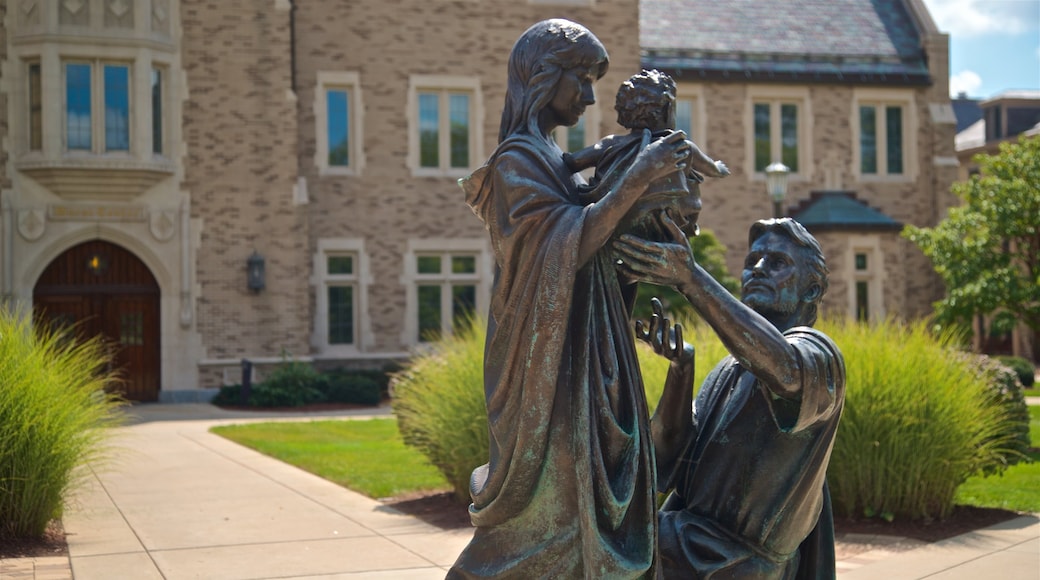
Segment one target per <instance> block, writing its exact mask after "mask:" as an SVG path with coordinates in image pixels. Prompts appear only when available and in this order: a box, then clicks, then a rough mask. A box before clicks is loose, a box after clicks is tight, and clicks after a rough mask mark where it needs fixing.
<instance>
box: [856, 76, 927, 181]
mask: <svg viewBox="0 0 1040 580" xmlns="http://www.w3.org/2000/svg"><path fill="white" fill-rule="evenodd" d="M915 125H916V115H915V114H914V109H913V94H912V93H910V92H908V91H902V92H900V91H888V90H878V89H874V90H871V89H862V90H857V91H855V93H854V98H853V119H852V127H853V156H854V161H855V168H856V171H857V175H858V176H859V179H861V180H863V181H878V180H892V181H906V180H910V179H912V174H913V173H916V171H915V170H916V165H917V163H916V159H915V156H914V153H913V152H914V151H915V150H916V148H915V147H914V143H913V142H914V140H913V139H912V136H913V134H914V133H913V132H914V126H915Z"/></svg>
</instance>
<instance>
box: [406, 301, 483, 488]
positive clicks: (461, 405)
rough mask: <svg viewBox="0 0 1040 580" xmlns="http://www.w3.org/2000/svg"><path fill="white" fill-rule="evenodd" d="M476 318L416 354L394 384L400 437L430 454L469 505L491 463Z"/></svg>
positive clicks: (480, 329) (480, 336)
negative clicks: (476, 474)
mask: <svg viewBox="0 0 1040 580" xmlns="http://www.w3.org/2000/svg"><path fill="white" fill-rule="evenodd" d="M486 328H487V322H486V321H485V320H481V319H473V320H471V321H469V323H468V324H466V325H464V327H463V328H461V329H458V330H457V331H456V332H455V334H454V335H452V336H448V337H445V338H443V339H441V340H439V341H437V342H435V343H433V344H432V345H431V347H430V350H428V351H426V352H424V353H421V354H419V355H416V356H415V357H414V358H413V359H412V360H411V362H410V363H409V365H408V366H407V367H406V368H405V369H404V370H403V371H401V372H400V373H398V374H397V375H395V377H394V379H393V381H392V383H391V385H392V386H391V389H392V392H391V396H392V399H393V408H394V414H395V415H396V416H397V423H398V427H399V428H400V430H401V437H402V438H403V439H404V442H405V443H406V444H407V445H410V446H412V447H414V448H416V449H418V450H419V451H420V452H422V454H423V455H425V456H426V458H427V459H429V460H430V463H432V464H433V465H434V466H435V467H436V468H437V469H439V470H440V471H441V473H443V474H444V477H445V479H447V480H448V482H449V483H451V485H452V488H453V489H454V492H455V496H456V497H457V498H458V499H459V501H465V502H468V501H469V476H470V473H471V472H472V471H473V469H474V468H475V467H477V466H479V465H483V464H484V463H487V461H488V426H487V408H486V407H485V405H484V383H483V376H484V333H485V330H486Z"/></svg>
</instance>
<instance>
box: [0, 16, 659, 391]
mask: <svg viewBox="0 0 1040 580" xmlns="http://www.w3.org/2000/svg"><path fill="white" fill-rule="evenodd" d="M556 16H564V17H568V18H571V19H573V20H576V21H579V22H582V23H583V24H585V25H586V26H588V27H589V28H590V29H591V30H593V31H594V32H595V33H596V34H597V35H598V36H599V37H600V38H601V39H602V40H603V42H604V44H605V45H606V46H607V47H608V50H609V51H610V53H611V61H612V66H611V71H610V73H609V74H608V75H607V77H606V78H604V79H603V83H604V85H606V86H617V85H618V84H619V83H620V82H621V80H622V79H624V78H625V77H627V76H628V75H630V74H632V73H633V72H636V71H637V70H638V67H639V47H638V36H637V35H636V34H635V26H636V23H637V22H638V1H637V0H610V1H609V2H607V1H598V2H597V1H593V0H520V1H517V0H486V1H482V2H443V1H439V0H437V1H430V0H387V1H375V0H337V1H324V2H317V1H315V0H295V1H290V0H263V1H261V0H249V1H246V0H221V1H220V2H203V1H199V0H3V1H0V18H2V26H0V63H2V65H0V66H2V68H0V72H2V75H0V76H2V80H0V139H2V148H0V190H2V220H0V295H2V301H3V302H5V303H7V304H10V305H13V306H14V307H17V308H21V309H23V310H26V311H27V310H28V309H29V308H31V307H33V306H35V307H36V309H37V310H38V311H45V312H46V313H47V317H48V318H50V319H52V320H56V321H57V322H59V323H71V322H77V323H78V324H79V325H80V326H79V328H80V331H81V332H83V333H85V334H97V333H102V334H104V335H106V336H107V337H108V338H110V339H112V340H114V341H117V342H118V343H119V344H120V349H119V352H120V354H119V359H118V360H117V363H118V364H119V366H120V367H122V368H123V369H124V378H125V380H126V382H125V389H126V393H127V395H128V397H130V398H132V399H138V400H156V399H160V400H195V399H204V398H206V397H208V396H210V395H211V394H212V392H213V391H212V390H208V389H207V388H211V387H217V386H219V385H221V384H223V383H227V382H237V381H238V380H239V378H240V377H241V370H240V361H241V359H249V360H251V361H253V362H254V363H257V364H258V365H259V366H261V367H262V366H263V365H271V364H276V363H278V362H280V361H281V360H282V359H283V357H286V356H291V357H294V358H296V359H300V360H309V361H314V362H315V363H316V364H320V365H325V366H335V365H340V364H355V365H376V366H378V365H380V364H382V363H383V362H384V361H386V360H389V359H398V358H402V357H404V356H406V355H407V353H408V352H409V351H410V349H412V348H413V347H415V346H416V345H417V344H419V343H420V342H421V341H422V340H423V339H424V338H426V337H429V336H432V335H433V334H435V333H436V332H450V331H451V328H452V324H453V321H454V320H455V319H456V318H457V317H458V316H461V315H462V314H464V313H465V312H466V311H468V310H471V309H473V308H477V309H483V308H485V307H486V302H487V295H488V291H489V287H490V284H491V276H492V271H491V259H490V257H489V253H488V248H487V241H486V238H487V235H486V233H485V231H484V229H483V227H482V225H481V224H480V223H479V221H478V220H477V219H476V217H475V216H473V215H472V213H471V212H470V211H469V209H468V208H467V207H466V206H465V204H464V203H463V198H462V194H461V191H460V190H459V188H458V186H457V184H456V181H457V179H458V178H459V177H461V176H462V175H464V174H466V173H468V172H469V171H470V170H472V169H474V168H476V167H477V166H479V165H480V164H481V163H482V162H483V161H484V159H486V157H487V155H488V154H489V153H490V152H491V150H493V148H494V146H495V145H496V138H497V132H498V124H499V115H500V111H501V103H502V102H503V100H504V94H505V71H506V59H507V58H508V55H509V51H510V49H511V47H512V44H513V42H514V41H515V40H516V38H517V37H519V35H520V34H521V33H522V32H523V31H524V30H525V29H526V28H527V27H528V26H530V25H531V24H533V23H534V22H536V21H538V20H542V19H545V18H551V17H556ZM587 117H588V119H591V120H589V121H587V122H588V123H589V124H588V126H587V127H579V128H577V129H573V130H571V131H569V132H568V131H563V132H561V135H560V138H561V139H567V138H569V139H570V140H571V142H576V141H581V142H583V143H592V142H594V141H595V140H596V139H597V138H598V137H599V136H600V135H604V134H607V133H609V132H613V131H614V130H615V129H614V127H613V126H612V125H611V123H612V118H611V117H610V116H607V115H598V114H596V112H593V113H592V114H591V115H588V116H587ZM601 118H602V125H603V126H602V127H601V126H600V121H599V120H600V119H601ZM251 257H253V258H254V262H253V263H254V264H257V265H262V267H263V276H262V279H260V278H257V279H255V283H254V284H253V287H251V285H250V279H249V278H248V276H247V265H248V264H249V261H250V258H251ZM200 387H201V389H200Z"/></svg>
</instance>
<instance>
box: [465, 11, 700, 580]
mask: <svg viewBox="0 0 1040 580" xmlns="http://www.w3.org/2000/svg"><path fill="white" fill-rule="evenodd" d="M607 64H608V58H607V51H606V49H605V48H604V47H603V45H602V44H601V43H600V41H599V40H598V39H597V38H596V37H595V36H594V35H593V34H592V33H591V32H589V31H588V30H587V29H585V28H584V27H582V26H581V25H578V24H575V23H573V22H570V21H566V20H547V21H543V22H539V23H537V24H535V25H534V26H532V27H531V28H529V29H528V30H527V31H526V32H524V33H523V35H521V37H520V38H519V40H517V42H516V44H515V45H514V47H513V50H512V53H511V54H510V57H509V65H508V85H507V89H506V103H505V109H504V111H503V113H502V123H501V127H500V131H499V145H498V147H497V148H496V150H495V151H494V153H493V154H492V155H491V157H490V159H489V160H488V161H487V163H486V164H485V165H484V166H483V167H481V168H480V169H478V170H477V171H475V172H474V173H473V174H472V175H471V176H469V177H467V178H465V179H463V180H462V181H461V182H460V183H461V185H462V187H463V189H464V191H465V194H466V201H467V203H468V204H469V206H470V207H471V208H472V209H473V211H474V213H476V215H477V216H478V217H480V219H481V220H482V221H483V222H484V224H485V226H486V227H487V229H488V232H489V234H490V236H491V246H492V250H493V253H494V258H495V280H494V286H493V290H492V301H491V307H490V312H489V321H488V330H487V346H486V351H485V360H484V389H485V396H486V400H487V408H488V428H489V431H490V459H489V462H488V463H487V464H486V465H482V466H480V467H478V468H477V469H475V470H474V472H473V476H472V480H471V496H472V499H473V503H472V504H471V506H470V515H471V519H472V522H473V524H474V526H476V530H475V533H474V536H473V540H472V541H471V542H470V544H469V545H468V546H467V547H466V549H465V550H464V551H463V553H462V554H461V555H460V556H459V558H458V560H457V561H456V562H455V564H454V565H453V566H452V568H451V570H450V571H449V573H448V577H449V578H476V577H513V578H578V577H585V578H590V577H591V578H639V577H650V576H653V575H654V573H655V571H654V560H655V549H656V539H657V537H656V523H657V519H656V518H657V516H656V503H655V473H654V469H653V466H654V463H653V455H652V453H653V449H652V441H651V438H650V430H649V429H650V428H649V419H648V412H647V407H646V401H645V395H644V391H643V385H642V379H641V376H640V372H639V365H638V361H637V359H636V352H635V345H634V339H633V335H632V331H631V329H630V327H629V323H628V316H627V312H626V309H625V305H624V303H623V299H622V296H621V290H620V284H619V282H618V279H617V271H616V270H615V263H614V257H613V251H612V249H611V248H610V247H609V245H608V244H607V241H608V240H610V239H611V237H612V236H613V235H614V233H615V230H616V229H617V227H618V224H619V223H620V222H621V220H622V218H623V217H624V216H625V215H626V214H627V213H628V212H629V210H630V209H631V208H632V207H633V205H634V204H635V203H636V201H637V200H638V199H639V198H640V196H641V195H642V194H643V193H644V191H645V190H646V188H647V184H649V183H650V182H652V181H654V180H656V179H658V178H660V177H663V176H665V175H667V174H669V173H674V172H675V171H677V170H679V171H682V170H684V169H685V167H686V163H687V160H688V158H689V155H690V146H691V145H690V143H689V142H687V141H686V140H685V138H684V137H685V136H684V135H683V134H682V133H681V132H670V133H669V134H667V135H665V136H663V137H660V138H656V139H649V140H648V142H647V143H646V144H645V147H642V148H641V149H640V150H639V152H638V153H637V154H636V155H635V158H634V160H633V161H632V163H631V165H630V166H628V167H627V169H626V170H625V171H624V172H623V173H622V174H620V175H618V176H617V178H616V179H611V180H610V182H609V183H603V184H600V186H599V190H598V191H597V192H596V193H595V195H594V198H595V201H594V202H592V203H587V200H583V199H582V197H581V193H582V191H583V186H584V185H585V183H584V179H582V177H581V176H580V175H579V174H577V173H575V172H574V171H573V170H572V169H570V168H568V167H567V165H566V164H565V163H564V161H563V152H562V151H561V150H560V148H559V147H558V146H557V145H556V143H555V141H554V140H553V138H552V131H553V129H554V128H555V127H557V126H560V125H568V126H571V125H574V124H575V123H577V121H578V119H579V118H580V116H581V114H582V113H583V112H584V110H585V108H586V107H588V106H589V105H592V104H593V103H594V102H595V100H594V97H593V91H592V86H593V83H594V82H595V81H597V80H598V79H600V78H601V77H602V76H603V74H604V73H605V72H606V70H607ZM605 246H606V247H605Z"/></svg>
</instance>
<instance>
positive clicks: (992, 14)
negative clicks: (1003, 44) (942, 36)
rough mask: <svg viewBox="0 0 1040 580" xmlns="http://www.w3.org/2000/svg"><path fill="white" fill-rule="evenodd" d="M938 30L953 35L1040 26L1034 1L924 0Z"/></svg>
mask: <svg viewBox="0 0 1040 580" xmlns="http://www.w3.org/2000/svg"><path fill="white" fill-rule="evenodd" d="M924 3H925V5H926V6H927V7H928V11H929V12H930V13H931V14H932V18H934V19H935V23H936V24H937V25H938V26H939V30H942V31H943V32H948V33H950V34H952V35H955V36H984V35H987V34H1010V35H1016V34H1020V33H1022V32H1024V31H1026V30H1029V29H1032V28H1036V27H1037V26H1040V10H1038V6H1040V5H1038V3H1037V2H1036V1H1035V0H1013V1H1004V2H998V1H994V0H924Z"/></svg>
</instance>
